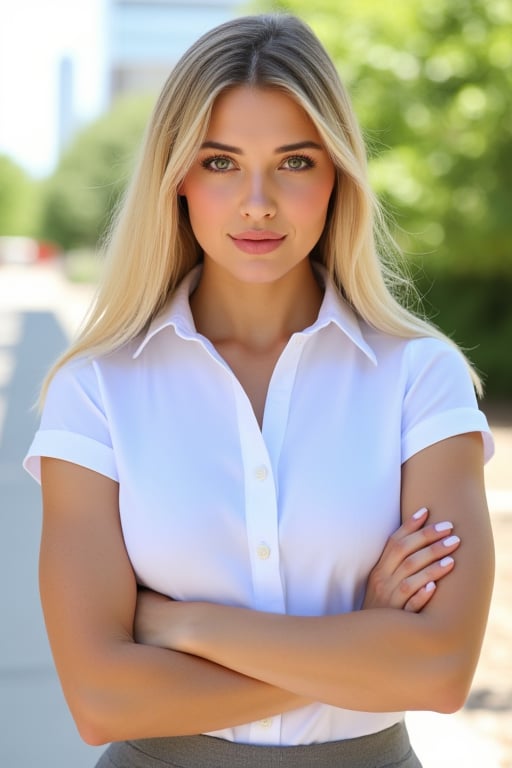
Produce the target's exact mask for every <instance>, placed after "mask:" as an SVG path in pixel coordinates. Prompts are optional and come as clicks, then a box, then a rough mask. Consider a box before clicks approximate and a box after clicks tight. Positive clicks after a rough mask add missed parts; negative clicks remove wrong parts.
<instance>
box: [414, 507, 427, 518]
mask: <svg viewBox="0 0 512 768" xmlns="http://www.w3.org/2000/svg"><path fill="white" fill-rule="evenodd" d="M427 512H428V509H427V508H426V507H422V508H421V509H418V511H417V512H415V513H414V515H413V518H414V520H419V519H420V517H423V515H424V514H426V513H427Z"/></svg>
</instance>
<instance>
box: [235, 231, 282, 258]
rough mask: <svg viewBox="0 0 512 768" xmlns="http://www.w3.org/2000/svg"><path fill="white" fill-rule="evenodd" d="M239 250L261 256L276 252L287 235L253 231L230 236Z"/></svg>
mask: <svg viewBox="0 0 512 768" xmlns="http://www.w3.org/2000/svg"><path fill="white" fill-rule="evenodd" d="M230 238H231V240H232V242H233V243H234V245H235V246H236V248H238V250H240V251H243V252H244V253H249V254H255V255H261V254H265V253H271V252H272V251H275V250H276V249H277V248H279V246H280V245H281V244H282V243H283V242H284V240H285V238H286V235H282V234H280V233H279V232H270V231H268V230H260V229H251V230H248V231H247V232H239V233H237V234H236V235H230Z"/></svg>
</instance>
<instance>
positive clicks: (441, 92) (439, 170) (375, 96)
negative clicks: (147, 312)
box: [0, 0, 512, 399]
mask: <svg viewBox="0 0 512 768" xmlns="http://www.w3.org/2000/svg"><path fill="white" fill-rule="evenodd" d="M0 3H1V7H2V16H1V24H0V236H1V237H2V241H1V245H0V261H2V260H3V261H4V262H6V261H11V262H12V261H13V260H23V259H25V260H32V259H34V258H39V259H41V258H45V257H48V256H50V255H52V254H54V253H55V252H59V253H60V254H62V255H63V257H64V259H65V260H66V262H67V267H68V272H69V274H70V277H72V278H73V279H76V280H85V279H93V278H94V267H95V265H94V258H92V259H91V258H90V256H91V253H93V251H94V247H95V243H96V242H97V239H98V237H99V236H100V235H101V232H102V231H103V229H104V227H105V224H106V222H107V221H108V220H109V215H110V212H111V210H112V207H113V206H114V205H115V203H116V200H117V198H118V196H119V194H120V192H121V190H122V189H123V187H124V185H125V183H126V179H127V176H128V174H129V171H130V166H131V162H132V158H133V155H134V152H135V148H136V147H137V145H138V142H139V140H140V137H141V133H142V130H143V127H144V125H145V122H146V119H147V117H148V114H149V111H150V109H151V107H152V104H153V102H154V99H155V96H156V93H157V92H158V90H159V88H160V86H161V85H162V84H163V82H164V79H165V77H166V74H167V73H168V72H169V70H170V68H171V67H172V65H173V63H174V62H175V61H176V59H177V58H178V57H179V55H180V54H181V53H182V52H183V50H184V49H185V48H186V47H188V45H190V43H191V42H192V41H193V40H194V39H195V38H196V37H197V36H198V35H199V34H201V33H202V32H204V31H206V30H207V29H209V28H211V27H212V26H214V25H215V24H217V23H218V22H221V21H223V20H224V19H226V18H229V17H230V16H233V15H235V14H237V13H240V12H245V11H246V10H247V9H250V10H256V11H261V10H266V9H268V8H279V9H285V10H289V11H292V12H296V13H298V14H299V15H301V16H302V17H303V18H305V19H306V20H307V21H309V22H310V23H311V25H312V26H313V28H314V29H315V31H316V32H317V33H318V35H319V36H320V38H321V39H322V40H323V42H324V43H325V45H326V46H327V48H328V50H329V51H330V53H331V54H332V56H333V57H334V59H335V61H336V63H337V64H338V67H339V70H340V73H341V76H342V78H343V80H344V81H345V83H346V84H347V85H348V87H349V89H350V92H351V94H352V98H353V101H354V104H355V108H356V112H357V114H358V115H359V118H360V121H361V123H362V126H363V129H364V131H365V135H366V139H367V142H368V149H369V155H370V168H371V177H372V180H373V183H374V186H375V188H376V190H377V192H378V193H379V195H380V197H381V199H382V200H383V202H384V204H385V206H386V208H387V211H388V213H389V215H390V217H391V219H392V221H393V222H394V227H393V228H394V231H395V234H396V237H397V239H398V242H399V243H400V245H401V246H402V248H403V249H404V251H405V253H406V256H407V262H408V266H409V267H410V270H411V272H412V275H413V276H414V278H415V279H416V281H417V284H418V286H419V288H420V292H421V294H422V295H423V310H424V311H425V312H426V313H427V315H428V316H429V317H430V318H431V319H432V320H433V321H434V322H436V323H437V324H438V325H439V326H441V328H442V329H443V330H444V331H446V332H447V333H448V334H450V335H451V336H453V337H454V339H455V340H456V341H457V342H459V343H461V344H462V345H463V346H465V347H466V348H468V349H469V352H470V355H471V356H472V358H473V360H474V362H475V364H476V365H477V367H478V368H479V369H480V370H481V372H482V373H483V374H484V376H485V378H486V381H487V385H486V391H487V395H488V397H489V398H493V399H507V398H508V397H509V395H510V393H511V392H512V354H510V352H507V350H509V349H510V344H511V340H512V304H511V302H510V296H511V293H512V216H511V193H510V180H511V178H512V111H511V108H510V94H511V92H512V27H511V24H512V4H511V3H510V0H398V2H393V3H388V2H379V1H378V0H315V2H314V3H313V2H311V1H310V0H289V1H288V2H273V3H265V2H256V3H252V4H249V5H245V6H244V5H240V3H237V2H236V0H209V1H208V0H201V2H195V1H194V0H189V2H178V1H174V0H158V1H154V0H146V2H144V0H46V2H44V3H41V2H38V1H37V0H0ZM20 238H21V239H20ZM24 238H33V239H34V240H35V241H36V242H37V247H36V248H34V244H33V242H30V240H26V239H24Z"/></svg>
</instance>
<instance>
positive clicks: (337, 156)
mask: <svg viewBox="0 0 512 768" xmlns="http://www.w3.org/2000/svg"><path fill="white" fill-rule="evenodd" d="M239 85H252V86H254V87H262V88H278V89H280V90H281V91H283V92H284V93H286V94H288V95H289V96H290V97H292V98H294V99H295V100H296V101H297V102H298V103H299V104H300V105H301V106H302V107H303V109H304V110H305V112H306V113H307V114H308V115H309V117H310V118H311V119H312V121H313V122H314V124H315V126H316V128H317V130H318V132H319V134H320V136H321V138H322V140H323V142H324V143H325V146H326V148H327V150H328V152H329V153H330V155H331V158H332V160H333V163H334V164H335V166H336V172H337V174H336V175H337V178H336V184H335V189H334V192H333V195H332V199H331V201H330V206H329V212H328V217H327V222H326V226H325V229H324V232H323V234H322V237H321V238H320V241H319V242H318V243H317V245H316V246H315V248H314V251H313V253H312V254H311V256H312V258H314V259H316V260H317V261H319V262H321V263H323V264H324V265H325V267H326V268H327V270H328V273H329V275H330V276H331V278H332V280H333V282H334V284H335V285H336V286H337V288H338V290H339V291H340V292H341V293H342V294H343V296H344V297H345V298H346V300H347V301H348V302H349V303H350V304H351V305H352V307H353V308H354V309H355V311H356V312H357V313H358V314H359V316H360V317H361V318H363V320H365V321H366V322H367V323H369V324H370V325H371V326H373V327H374V328H377V329H379V330H382V331H384V332H386V333H390V334H393V335H396V336H401V337H404V338H414V337H420V336H434V337H439V338H443V339H445V340H447V341H448V342H449V343H450V344H452V345H453V346H456V345H455V344H454V343H453V342H452V341H451V340H450V339H446V337H445V336H444V335H443V334H442V333H441V332H440V331H439V330H438V329H436V328H435V327H434V326H432V325H431V324H429V323H428V322H426V321H425V320H423V319H421V318H419V317H417V316H415V315H414V314H413V313H412V312H410V311H409V310H408V309H407V308H406V307H405V306H403V305H402V304H401V303H400V302H399V301H398V300H397V299H396V298H395V295H394V294H395V288H396V287H397V286H400V285H403V284H404V283H407V280H406V279H405V278H404V277H403V276H400V275H399V273H398V272H397V270H396V269H394V268H392V267H391V266H390V257H391V256H392V254H393V252H394V249H393V244H392V239H391V237H390V236H389V234H388V232H387V228H386V226H385V222H384V220H383V216H382V213H381V211H380V209H379V206H378V203H377V201H376V199H375V197H374V194H373V192H372V190H371V189H370V186H369V183H368V178H367V167H366V166H367V160H366V150H365V146H364V142H363V139H362V136H361V132H360V128H359V125H358V122H357V120H356V118H355V115H354V112H353V109H352V107H351V104H350V100H349V98H348V95H347V93H346V91H345V89H344V87H343V85H342V83H341V82H340V79H339V76H338V73H337V71H336V69H335V66H334V64H333V62H332V60H331V59H330V57H329V56H328V54H327V53H326V51H325V50H324V48H323V47H322V45H321V43H320V42H319V40H318V39H317V38H316V36H315V35H314V34H313V32H312V31H311V29H310V28H309V27H308V26H307V25H306V24H305V23H304V22H302V21H301V20H299V19H298V18H296V17H294V16H291V15H288V14H270V15H257V16H246V17H239V18H236V19H234V20H232V21H229V22H226V23H225V24H222V25H220V26H218V27H216V28H215V29H213V30H211V31H210V32H208V33H207V34H205V35H203V36H202V37H201V38H200V39H199V40H198V41H197V42H196V43H194V45H192V46H191V48H190V49H189V50H188V51H187V52H186V53H185V54H184V55H183V57H182V58H181V59H180V61H179V62H178V63H177V65H176V66H175V68H174V69H173V71H172V73H171V74H170V76H169V78H168V80H167V82H166V84H165V85H164V87H163V90H162V92H161V94H160V97H159V99H158V101H157V103H156V106H155V109H154V112H153V115H152V118H151V120H150V122H149V125H148V127H147V130H146V136H145V139H144V141H143V145H142V150H141V154H140V157H139V161H138V165H137V167H136V170H135V172H134V174H133V177H132V181H131V184H130V185H129V187H128V189H127V191H126V194H125V196H124V198H123V200H122V202H121V204H120V206H119V207H118V210H117V212H116V215H115V217H114V219H113V223H112V226H111V228H110V231H109V233H108V235H107V237H106V239H105V244H104V248H105V252H106V256H107V259H106V266H105V270H104V275H103V279H102V281H101V283H100V286H99V289H98V291H97V294H96V297H95V301H94V303H93V305H92V306H91V309H90V311H89V314H88V316H87V318H86V321H85V323H84V326H83V329H82V331H81V333H80V335H79V336H78V338H77V340H76V341H75V342H74V343H73V344H72V345H71V347H70V348H69V349H68V351H67V352H66V353H65V354H64V355H63V356H62V357H61V358H60V360H58V361H57V363H56V364H55V366H54V367H53V368H52V370H51V371H50V373H49V374H48V376H47V379H46V382H45V384H44V386H43V395H42V397H44V393H45V391H46V387H47V385H48V382H49V381H50V379H51V377H52V375H53V374H54V373H55V372H56V370H58V368H59V367H61V366H62V365H63V364H64V363H65V362H66V361H68V360H69V359H70V358H71V357H75V356H77V355H83V354H89V355H100V354H105V353H108V352H110V351H112V350H113V349H115V348H117V347H119V346H121V345H123V344H124V343H126V342H127V341H129V340H130V339H132V338H134V337H135V336H136V335H137V334H139V333H140V332H141V331H142V330H143V329H144V328H145V327H146V326H147V324H148V323H149V322H150V321H151V319H152V318H153V317H154V316H155V315H156V314H157V313H158V311H159V310H160V309H161V308H162V307H163V305H164V304H165V302H166V301H167V299H168V297H169V295H170V294H171V293H172V292H173V291H174V290H175V288H176V287H177V285H178V283H179V282H180V281H181V279H182V278H183V277H184V275H185V274H186V273H187V272H188V271H189V270H190V269H191V268H192V267H193V266H194V265H195V264H196V263H197V262H198V261H199V260H200V259H201V256H202V254H201V250H200V248H199V246H198V244H197V242H196V240H195V237H194V234H193V232H192V229H191V226H190V223H189V220H188V215H187V212H186V207H185V206H183V205H182V203H181V201H180V199H179V194H178V189H179V186H180V183H181V181H182V180H183V178H184V176H185V175H186V173H187V171H188V169H189V168H190V166H191V164H192V162H193V160H194V159H195V157H196V155H197V152H198V150H199V147H200V145H201V143H202V142H203V140H204V137H205V134H206V131H207V128H208V122H209V118H210V114H211V110H212V107H213V105H214V103H215V100H216V98H217V97H218V95H219V94H220V93H222V92H223V91H225V90H226V89H227V88H233V87H236V86H239ZM468 367H469V370H470V372H471V376H472V378H473V382H474V384H475V387H476V389H477V390H478V392H479V393H480V392H481V384H480V380H479V378H478V376H477V374H476V373H475V371H474V370H473V369H472V368H471V366H469V363H468Z"/></svg>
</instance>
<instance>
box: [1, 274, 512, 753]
mask: <svg viewBox="0 0 512 768" xmlns="http://www.w3.org/2000/svg"><path fill="white" fill-rule="evenodd" d="M90 294H91V291H90V289H89V288H88V287H86V286H85V287H84V286H76V285H69V284H68V283H67V281H66V280H65V279H64V277H63V275H62V273H61V271H60V270H59V269H58V268H56V267H55V266H51V265H48V266H30V267H21V266H0V526H1V528H0V569H1V572H0V584H1V585H2V587H1V588H2V607H3V611H2V619H3V621H2V627H3V629H2V632H1V633H0V713H1V714H0V765H1V766H2V767H3V766H5V768H31V767H32V766H38V768H92V767H93V766H94V764H95V762H96V760H97V759H98V755H99V754H100V753H101V752H102V751H103V748H93V747H88V746H87V745H85V744H83V742H82V741H81V740H80V738H79V737H78V735H77V733H76V729H75V727H74V724H73V722H72V720H71V718H70V716H69V714H68V712H67V708H66V705H65V702H64V699H63V697H62V693H61V691H60V687H59V684H58V681H57V678H56V674H55V671H54V668H53V664H52V660H51V654H50V651H49V647H48V643H47V640H46V634H45V631H44V624H43V618H42V614H41V610H40V607H39V596H38V588H37V554H38V541H39V535H40V522H41V519H40V518H41V516H40V500H39V491H38V488H37V486H36V484H35V483H34V482H33V481H31V480H30V479H29V478H28V476H27V475H26V474H25V473H24V472H23V471H22V469H21V466H20V464H21V459H22V457H23V455H24V452H25V451H26V449H27V448H28V445H29V443H30V439H31V436H32V434H33V432H34V430H35V428H36V424H37V416H36V414H35V412H34V411H33V410H31V406H32V404H33V403H34V401H35V398H36V396H37V391H38V387H39V384H40V381H41V378H42V376H43V374H44V372H45V370H46V369H47V367H48V365H49V364H50V362H51V360H52V359H54V358H55V357H56V356H57V355H58V354H59V353H60V351H61V350H62V349H63V348H64V347H65V346H66V344H67V340H68V338H69V335H70V334H72V333H73V332H74V330H75V329H76V327H77V325H78V323H79V321H80V319H81V318H82V316H83V312H84V309H85V307H86V304H87V302H88V300H89V297H90ZM484 410H485V408H484ZM489 416H490V420H491V423H492V425H493V431H494V434H495V438H496V444H497V452H496V457H495V458H494V459H493V461H492V462H491V463H490V464H489V465H488V467H487V468H486V479H487V485H488V497H489V503H490V507H491V513H492V518H493V525H494V528H495V535H496V548H497V580H496V589H495V596H494V601H493V607H492V610H491V617H490V621H489V629H488V633H487V636H486V641H485V645H484V650H483V653H482V658H481V662H480V665H479V669H478V671H477V675H476V677H475V681H474V685H473V689H472V693H471V696H470V698H469V701H468V704H467V706H466V707H465V708H464V710H463V711H462V712H461V713H457V714H456V715H438V714H435V713H424V712H421V713H412V714H410V715H409V716H408V725H409V730H410V732H411V738H412V740H413V743H414V745H415V747H416V750H417V752H418V755H419V756H420V758H421V760H422V761H423V766H424V768H445V766H446V768H448V766H450V768H453V766H456V767H458V766H464V768H512V615H511V610H510V609H511V601H510V596H511V594H512V562H511V557H510V552H511V551H512V471H511V465H512V461H511V459H512V409H511V410H510V411H509V412H507V411H496V412H495V411H494V410H493V409H491V410H490V411H489ZM412 684H413V683H412Z"/></svg>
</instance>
